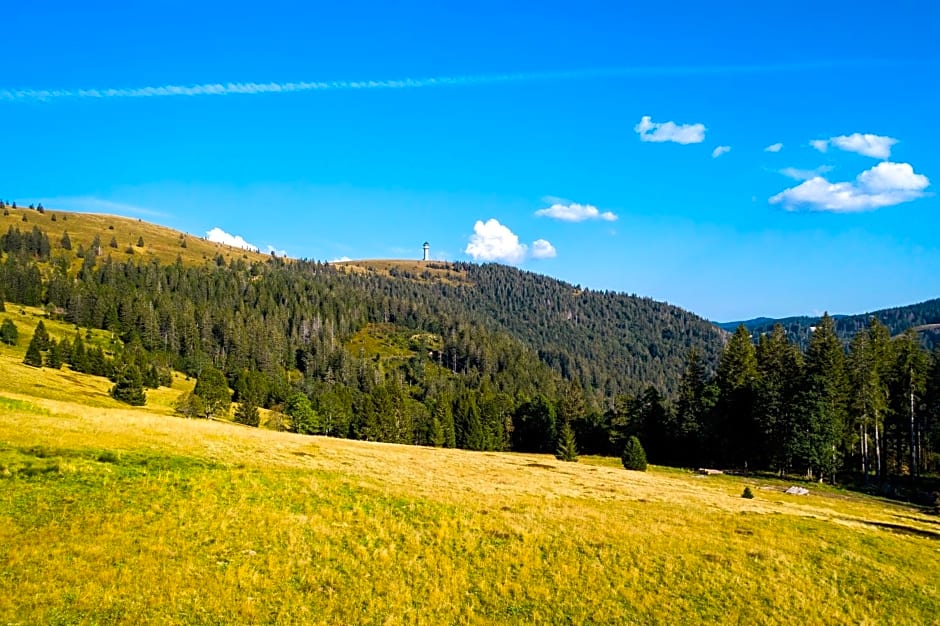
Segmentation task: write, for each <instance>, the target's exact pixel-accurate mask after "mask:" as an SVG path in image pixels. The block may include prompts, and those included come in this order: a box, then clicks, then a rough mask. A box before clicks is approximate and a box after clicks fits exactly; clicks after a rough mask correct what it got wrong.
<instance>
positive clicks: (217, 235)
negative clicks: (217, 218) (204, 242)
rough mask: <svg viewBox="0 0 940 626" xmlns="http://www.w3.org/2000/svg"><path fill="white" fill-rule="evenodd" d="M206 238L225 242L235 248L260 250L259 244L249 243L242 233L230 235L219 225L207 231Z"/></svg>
mask: <svg viewBox="0 0 940 626" xmlns="http://www.w3.org/2000/svg"><path fill="white" fill-rule="evenodd" d="M206 239H208V240H209V241H213V242H215V243H224V244H225V245H227V246H232V247H233V248H242V249H243V250H252V251H254V252H258V246H256V245H254V244H250V243H248V242H247V241H245V240H244V239H243V238H242V236H241V235H230V234H229V233H227V232H225V231H224V230H222V229H221V228H219V227H218V226H216V227H215V228H213V229H212V230H210V231H209V232H207V233H206Z"/></svg>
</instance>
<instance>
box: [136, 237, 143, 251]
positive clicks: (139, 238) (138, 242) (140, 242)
mask: <svg viewBox="0 0 940 626" xmlns="http://www.w3.org/2000/svg"><path fill="white" fill-rule="evenodd" d="M137 247H138V248H143V247H144V238H143V237H138V238H137Z"/></svg>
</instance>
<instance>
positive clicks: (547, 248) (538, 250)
mask: <svg viewBox="0 0 940 626" xmlns="http://www.w3.org/2000/svg"><path fill="white" fill-rule="evenodd" d="M556 256H558V251H557V250H555V246H553V245H552V244H551V243H549V242H548V241H546V240H545V239H536V240H535V241H533V242H532V258H533V259H554V258H555V257H556Z"/></svg>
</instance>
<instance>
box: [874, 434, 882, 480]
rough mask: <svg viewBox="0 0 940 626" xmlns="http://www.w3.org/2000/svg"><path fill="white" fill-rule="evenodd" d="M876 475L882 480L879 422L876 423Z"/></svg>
mask: <svg viewBox="0 0 940 626" xmlns="http://www.w3.org/2000/svg"><path fill="white" fill-rule="evenodd" d="M875 464H876V466H877V467H876V468H875V473H876V474H877V475H878V480H881V479H882V476H881V435H880V433H879V432H878V422H877V421H876V422H875Z"/></svg>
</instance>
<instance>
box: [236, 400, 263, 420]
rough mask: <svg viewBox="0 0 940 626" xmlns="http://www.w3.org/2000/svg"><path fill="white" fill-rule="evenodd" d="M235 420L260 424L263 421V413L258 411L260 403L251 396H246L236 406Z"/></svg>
mask: <svg viewBox="0 0 940 626" xmlns="http://www.w3.org/2000/svg"><path fill="white" fill-rule="evenodd" d="M235 421H236V422H238V423H239V424H245V425H246V426H258V425H259V424H260V423H261V415H260V413H259V412H258V405H257V404H255V403H254V402H253V401H252V400H251V399H250V398H246V399H244V400H242V401H241V402H239V403H238V406H237V407H236V408H235Z"/></svg>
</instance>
